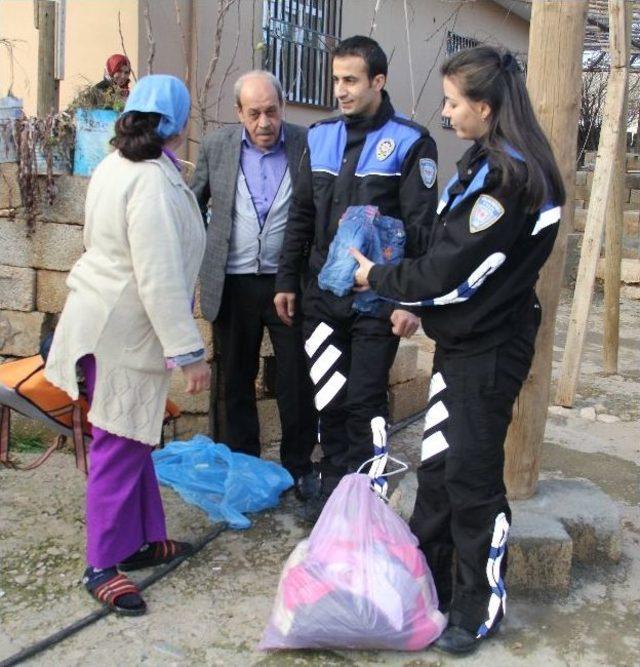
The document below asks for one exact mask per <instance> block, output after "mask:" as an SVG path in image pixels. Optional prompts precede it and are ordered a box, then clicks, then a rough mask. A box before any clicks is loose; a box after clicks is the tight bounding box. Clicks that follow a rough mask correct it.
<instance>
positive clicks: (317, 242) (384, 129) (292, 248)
mask: <svg viewBox="0 0 640 667" xmlns="http://www.w3.org/2000/svg"><path fill="white" fill-rule="evenodd" d="M307 141H308V148H307V151H306V152H305V154H304V156H303V158H302V161H301V165H300V173H299V175H298V180H297V184H296V188H295V190H294V193H293V196H292V200H291V205H290V208H289V217H288V221H287V229H286V233H285V239H284V244H283V249H282V255H281V257H280V261H279V265H278V275H277V278H276V292H295V291H296V286H297V285H298V284H299V281H300V275H301V274H302V272H303V269H304V264H305V263H304V260H305V258H306V257H307V256H308V261H309V280H308V284H307V287H306V289H305V292H304V296H303V301H302V310H303V314H304V334H305V339H306V344H305V350H306V353H307V356H308V359H309V368H310V375H311V379H312V381H313V383H314V385H315V402H316V407H317V409H318V410H319V411H320V429H319V430H320V443H321V445H322V449H323V460H322V463H321V471H322V474H323V480H324V481H323V484H324V488H325V491H330V490H331V486H332V485H334V484H335V483H336V482H337V480H338V479H339V478H340V477H341V476H342V475H344V474H345V473H346V472H349V471H352V470H354V469H357V468H358V466H359V465H360V464H361V463H363V462H364V461H365V460H366V459H368V458H370V457H371V456H373V443H372V433H371V419H373V418H374V417H377V416H382V417H384V418H385V420H386V419H387V417H388V403H387V383H388V376H389V369H390V367H391V364H392V363H393V359H394V357H395V353H396V350H397V347H398V342H399V339H398V337H397V336H394V335H393V334H392V332H391V323H390V321H389V316H390V314H391V312H392V311H393V309H394V308H395V307H396V306H393V305H392V304H389V305H388V306H385V307H383V308H381V309H380V310H379V312H377V313H376V314H375V315H371V314H368V315H364V314H361V313H357V312H356V311H355V310H354V309H353V308H352V304H353V296H352V295H348V296H344V297H337V296H335V295H334V294H332V293H331V292H328V291H323V290H321V289H320V288H319V287H318V281H317V275H318V273H319V271H320V269H321V268H322V266H323V265H324V263H325V261H326V258H327V253H328V250H329V245H330V243H331V240H332V239H333V237H334V236H335V233H336V230H337V228H338V223H339V220H340V218H341V216H342V214H343V213H344V212H345V210H346V208H347V207H348V206H351V205H368V204H370V205H374V206H377V207H378V208H379V209H380V212H381V213H382V214H383V215H389V216H393V217H396V218H400V219H401V220H403V222H404V224H405V231H406V236H407V241H406V253H407V256H417V255H419V254H421V253H422V252H424V251H425V250H426V245H427V242H428V237H429V233H430V228H431V224H432V222H433V219H434V217H435V210H436V206H437V191H438V189H437V178H436V176H437V166H436V164H437V153H436V146H435V142H434V141H433V139H432V138H431V137H430V136H429V133H428V132H427V130H426V129H425V128H423V127H422V126H420V125H418V124H416V123H413V122H411V121H409V120H407V119H405V118H403V117H401V116H399V115H398V114H396V113H395V111H394V109H393V107H392V105H391V102H390V100H389V97H388V95H387V93H386V92H384V91H383V99H382V103H381V105H380V107H379V108H378V111H377V112H376V114H375V115H374V116H373V117H371V118H347V117H344V116H339V117H336V118H331V119H328V120H326V121H322V122H320V123H316V124H315V125H313V126H312V127H311V128H310V130H309V134H308V139H307Z"/></svg>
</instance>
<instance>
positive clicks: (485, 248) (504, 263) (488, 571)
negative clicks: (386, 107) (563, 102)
mask: <svg viewBox="0 0 640 667" xmlns="http://www.w3.org/2000/svg"><path fill="white" fill-rule="evenodd" d="M441 72H442V74H443V77H444V93H445V103H444V111H443V115H444V116H445V117H447V118H449V119H450V120H451V125H452V127H453V128H454V129H455V131H456V134H457V136H458V137H460V138H461V139H471V140H473V141H474V144H473V145H472V146H471V147H470V148H469V150H467V152H466V153H465V154H464V155H463V157H462V159H461V160H460V162H458V168H457V173H456V174H455V175H454V177H453V178H452V179H451V181H450V182H449V184H448V185H447V187H446V188H445V191H444V194H443V196H442V198H441V200H440V203H439V206H438V218H437V220H436V222H435V223H434V226H433V229H432V232H431V236H430V240H429V247H428V250H427V253H426V254H425V255H423V256H422V257H419V258H417V259H411V260H405V261H403V262H402V263H401V264H399V265H396V266H390V265H389V266H381V265H374V264H373V263H372V262H370V261H369V260H367V259H366V258H365V257H364V256H363V255H361V254H360V253H358V252H357V251H355V250H352V253H353V255H354V257H356V259H357V260H358V262H359V264H360V267H359V269H358V271H357V273H356V283H357V285H360V286H361V287H365V288H366V287H370V288H371V289H373V290H375V291H376V292H377V293H378V294H379V295H381V296H383V297H386V298H389V299H393V300H395V301H398V302H400V303H401V304H403V305H412V306H424V307H425V308H424V310H423V316H422V324H423V327H424V330H425V331H426V333H427V334H428V335H429V336H431V337H432V338H433V339H435V341H436V343H437V345H436V353H435V359H434V367H433V376H432V380H431V385H430V388H429V402H428V406H427V414H426V417H425V431H424V437H423V441H422V457H421V458H422V462H421V465H420V467H419V470H418V496H417V500H416V506H415V509H414V513H413V516H412V518H411V528H412V530H413V532H414V533H415V534H416V535H417V537H418V539H419V541H420V546H421V548H422V549H423V551H424V553H425V555H426V557H427V561H428V563H429V566H430V567H431V569H432V572H433V575H434V578H435V581H436V586H437V589H438V595H439V599H440V605H441V609H442V610H445V611H446V610H448V609H450V622H449V627H448V628H447V629H446V630H445V632H444V633H443V635H442V636H441V637H440V639H439V640H438V641H437V643H436V646H438V647H439V648H440V649H442V650H445V651H448V652H451V653H467V652H471V651H473V650H475V649H476V648H477V645H478V643H479V641H480V640H481V639H483V638H485V637H487V636H488V635H490V634H492V633H493V632H495V630H496V629H497V627H498V624H499V622H500V620H501V618H502V616H503V614H504V608H505V599H506V595H505V589H504V583H503V575H504V571H505V566H506V558H505V550H506V541H507V534H508V532H509V525H510V521H511V514H510V510H509V505H508V503H507V499H506V494H505V486H504V481H503V465H504V452H503V444H504V439H505V436H506V432H507V427H508V425H509V422H510V420H511V414H512V407H513V402H514V400H515V398H516V396H517V395H518V392H519V391H520V387H521V386H522V382H523V381H524V379H525V377H526V375H527V373H528V371H529V367H530V364H531V359H532V357H533V349H534V341H535V337H536V332H537V329H538V325H539V323H540V314H541V313H540V304H539V303H538V300H537V298H536V295H535V291H534V287H535V283H536V280H537V278H538V272H539V271H540V268H541V267H542V265H543V264H544V262H545V260H546V259H547V257H548V256H549V253H550V252H551V249H552V247H553V243H554V240H555V237H556V234H557V228H558V224H557V223H558V221H559V219H560V206H561V205H562V204H563V203H564V198H565V193H564V188H563V185H562V180H561V177H560V173H559V171H558V168H557V165H556V163H555V160H554V158H553V154H552V152H551V148H550V146H549V143H548V141H547V139H546V138H545V136H544V134H543V133H542V130H541V129H540V126H539V125H538V123H537V121H536V119H535V116H534V114H533V110H532V108H531V103H530V100H529V97H528V95H527V91H526V89H525V86H524V81H523V77H522V75H521V72H520V69H519V67H518V64H517V62H516V60H515V59H514V57H513V56H512V55H511V54H509V53H506V54H501V53H500V52H498V51H496V50H495V49H493V48H490V47H484V46H483V47H478V48H475V49H469V50H467V51H462V52H459V53H457V54H455V55H454V56H452V57H451V58H450V59H449V60H448V61H447V62H445V63H444V65H443V66H442V70H441ZM454 548H455V550H456V551H457V571H456V585H455V590H453V582H452V575H451V564H452V555H453V550H454Z"/></svg>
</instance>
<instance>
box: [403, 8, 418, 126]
mask: <svg viewBox="0 0 640 667" xmlns="http://www.w3.org/2000/svg"><path fill="white" fill-rule="evenodd" d="M403 5H404V28H405V34H406V36H407V55H408V60H409V63H408V64H409V86H410V89H411V119H412V120H413V118H414V117H415V115H416V85H415V81H414V79H413V58H412V55H411V31H410V30H409V10H408V8H407V0H404V2H403Z"/></svg>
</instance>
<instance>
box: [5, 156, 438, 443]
mask: <svg viewBox="0 0 640 667" xmlns="http://www.w3.org/2000/svg"><path fill="white" fill-rule="evenodd" d="M55 182H56V187H57V196H56V199H55V201H54V203H53V205H51V206H49V205H48V204H46V203H45V202H44V201H41V202H40V205H39V212H38V215H37V218H36V221H35V225H34V227H33V230H32V231H30V230H29V228H28V225H27V222H26V218H25V212H24V209H23V208H21V199H20V191H19V188H18V181H17V165H16V164H11V163H9V164H0V363H1V362H2V361H4V360H10V359H12V358H18V357H27V356H31V355H34V354H37V352H38V348H39V345H40V342H41V340H42V338H43V337H44V336H45V335H47V334H48V333H49V332H50V331H52V330H53V328H54V327H55V323H56V321H57V318H58V316H59V313H60V312H61V311H62V308H63V306H64V301H65V298H66V294H67V287H66V284H65V280H66V277H67V274H68V271H69V269H70V268H71V267H72V266H73V264H74V263H75V261H76V260H77V259H78V257H79V256H80V255H81V253H82V251H83V238H82V233H83V224H84V200H85V196H86V189H87V186H88V183H89V180H88V179H87V178H83V177H79V176H70V175H67V176H58V177H56V179H55ZM41 186H42V188H41V190H42V192H44V180H43V181H42V183H41ZM194 314H195V316H196V322H197V324H198V327H199V329H200V332H201V334H202V337H203V340H204V342H205V346H206V352H207V360H208V361H210V362H213V357H214V344H213V339H212V330H211V324H210V323H209V322H208V321H206V320H205V319H203V317H202V313H201V311H200V307H199V303H198V294H197V292H196V307H195V311H194ZM423 348H424V346H423V345H421V344H419V343H414V342H411V341H406V340H403V341H401V344H400V348H399V350H398V354H397V357H396V361H395V364H394V366H393V368H392V371H391V374H390V386H389V396H390V408H391V420H392V421H394V422H397V421H399V420H401V419H404V418H405V417H407V416H409V415H411V414H414V413H416V412H419V411H420V410H422V409H423V408H424V407H425V406H426V395H427V386H428V381H429V375H430V365H429V359H430V356H429V355H430V354H431V353H429V352H427V353H426V354H427V357H426V359H427V360H426V361H425V350H424V349H423ZM260 356H261V359H260V372H259V375H258V379H257V381H256V394H257V397H258V411H259V416H260V423H261V435H262V439H263V441H264V443H270V442H274V441H276V440H278V439H279V438H280V423H279V417H278V409H277V405H276V401H275V397H274V394H273V390H274V387H273V385H274V382H273V377H274V372H275V357H274V353H273V347H272V346H271V341H270V340H269V336H268V333H267V332H266V331H265V336H264V340H263V344H262V349H261V351H260ZM183 389H184V381H183V378H182V374H181V373H180V372H179V371H178V372H175V373H174V375H173V378H172V381H171V391H170V398H172V400H174V401H175V402H176V403H177V404H178V405H179V406H180V407H181V409H182V411H183V416H182V418H181V419H180V420H179V423H178V426H177V433H178V436H179V437H181V438H186V437H190V436H191V435H193V434H194V433H198V432H199V433H208V430H209V418H208V412H209V404H210V400H211V396H210V392H208V391H206V392H203V393H202V394H200V395H198V396H188V395H187V394H185V393H184V391H183ZM222 398H223V397H222Z"/></svg>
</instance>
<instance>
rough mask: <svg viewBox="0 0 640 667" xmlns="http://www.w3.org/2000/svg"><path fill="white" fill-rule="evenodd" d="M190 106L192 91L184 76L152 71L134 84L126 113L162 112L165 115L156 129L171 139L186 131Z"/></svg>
mask: <svg viewBox="0 0 640 667" xmlns="http://www.w3.org/2000/svg"><path fill="white" fill-rule="evenodd" d="M190 107H191V98H190V97H189V91H188V90H187V87H186V86H185V85H184V83H182V81H180V79H178V78H176V77H175V76H170V75H169V74H149V75H148V76H143V77H142V78H141V79H140V80H139V81H138V83H137V84H136V85H135V86H134V88H133V90H132V91H131V93H130V94H129V97H128V98H127V103H126V105H125V107H124V112H123V113H127V112H128V111H143V112H145V113H159V114H160V115H161V116H162V118H161V119H160V123H159V124H158V127H157V129H156V132H157V133H158V134H159V135H160V136H161V137H162V138H163V139H167V138H168V137H171V136H173V135H175V134H180V132H182V130H183V129H184V127H185V125H186V124H187V120H189V109H190Z"/></svg>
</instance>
